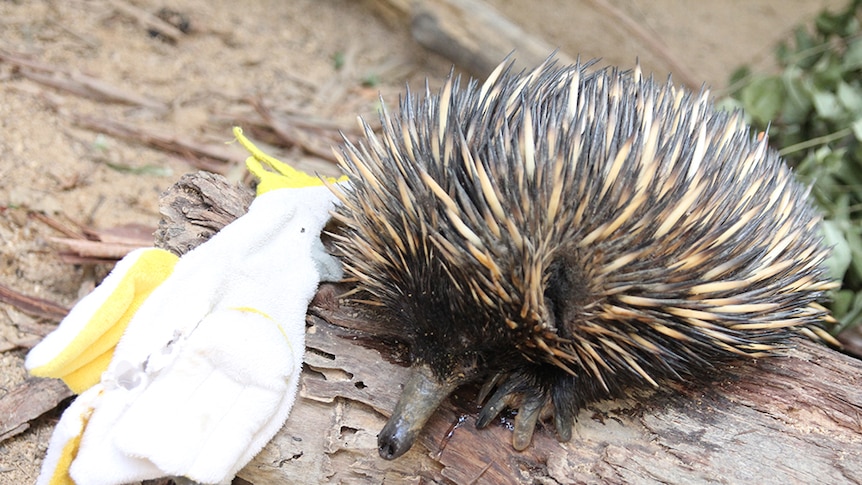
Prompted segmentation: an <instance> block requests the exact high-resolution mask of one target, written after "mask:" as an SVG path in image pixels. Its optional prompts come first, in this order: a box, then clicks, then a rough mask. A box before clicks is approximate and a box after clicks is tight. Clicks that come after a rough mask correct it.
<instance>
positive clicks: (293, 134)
mask: <svg viewBox="0 0 862 485" xmlns="http://www.w3.org/2000/svg"><path fill="white" fill-rule="evenodd" d="M250 102H251V104H252V106H254V109H255V111H257V113H258V114H259V115H260V116H261V118H263V119H264V121H265V122H266V124H267V126H269V128H270V129H272V131H273V132H275V134H276V135H278V136H279V137H280V138H281V139H282V140H284V141H285V142H286V143H288V144H289V145H292V146H296V147H299V148H302V149H303V150H305V151H306V152H308V153H310V154H312V155H315V156H317V157H319V158H322V159H324V160H327V161H330V162H332V163H338V160H337V159H336V158H335V156H334V155H333V154H332V151H331V150H330V149H329V148H326V149H324V148H321V147H320V146H319V145H317V144H315V143H314V141H313V140H312V138H311V137H309V136H308V135H307V134H305V133H303V132H302V131H301V130H297V129H296V128H295V127H294V126H290V125H289V124H288V123H287V122H285V121H284V120H283V119H276V118H275V116H274V115H273V114H272V111H270V109H269V108H268V107H266V106H265V105H264V104H263V102H262V101H261V100H259V99H253V100H251V101H250Z"/></svg>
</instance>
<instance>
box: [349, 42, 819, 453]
mask: <svg viewBox="0 0 862 485" xmlns="http://www.w3.org/2000/svg"><path fill="white" fill-rule="evenodd" d="M587 67H590V66H589V65H588V64H580V63H579V64H577V65H574V66H567V67H560V66H557V65H556V63H555V62H554V61H553V60H550V59H549V61H548V62H546V63H544V64H543V65H542V66H540V67H539V68H537V69H536V70H534V71H532V72H522V73H515V72H514V71H513V69H512V68H511V66H510V65H509V64H503V65H501V66H500V67H498V68H497V69H496V70H495V72H494V73H492V75H491V76H490V78H489V79H488V80H487V81H486V82H485V83H484V84H482V85H479V84H477V83H476V82H475V81H472V80H471V81H469V82H467V83H466V86H465V85H463V84H462V83H461V80H460V79H459V77H457V76H454V75H450V77H449V79H448V81H447V82H446V83H445V85H444V86H443V88H442V90H441V91H440V92H439V94H436V95H432V94H431V93H430V90H429V88H428V87H427V85H426V88H425V94H424V96H415V95H414V94H412V93H410V91H409V90H408V92H407V94H406V97H404V98H403V99H402V100H401V103H400V109H399V110H398V111H397V112H395V113H389V112H387V111H386V110H385V109H384V110H383V113H382V114H381V120H382V125H383V126H382V129H381V131H382V133H381V134H380V135H376V134H375V133H374V132H372V130H371V128H370V127H368V126H367V125H366V126H365V140H364V141H363V142H362V143H360V144H358V145H355V144H351V143H347V144H346V145H345V146H344V147H343V148H342V150H341V152H340V156H341V164H342V168H343V169H344V170H345V172H346V173H347V175H348V176H349V178H350V184H348V185H347V186H345V187H343V188H341V189H338V190H337V191H338V192H339V197H340V199H341V202H342V204H341V205H340V207H339V208H338V209H337V211H336V214H335V218H336V219H337V220H339V221H340V222H341V223H343V225H344V227H345V228H344V232H342V233H341V235H340V236H339V240H338V242H337V246H338V250H339V251H340V256H341V257H342V259H343V261H344V266H345V268H346V270H347V271H348V273H349V274H351V275H353V276H354V277H355V278H356V279H357V280H358V283H359V288H361V289H364V290H367V292H368V293H369V294H370V295H371V298H373V299H375V300H377V303H378V304H380V305H382V306H383V307H384V308H385V309H386V311H388V312H391V314H392V316H393V317H394V318H395V319H396V320H397V321H398V322H400V323H402V324H403V326H404V331H405V334H406V335H407V337H408V338H409V343H410V345H411V358H412V371H411V377H410V378H409V380H408V381H407V383H406V384H405V385H404V390H403V393H402V394H401V397H400V400H399V402H398V404H397V406H396V407H395V410H394V412H393V414H392V417H391V418H390V419H389V421H388V423H387V424H386V426H385V427H384V428H383V430H382V431H381V433H380V434H379V436H378V445H379V452H380V455H381V456H382V457H383V458H387V459H393V458H396V457H398V456H400V455H401V454H403V453H404V452H406V451H407V450H408V449H409V448H410V447H411V445H412V444H413V441H414V439H415V437H416V435H417V433H418V432H419V431H420V430H421V428H422V426H423V425H424V423H425V422H426V420H427V419H428V417H429V416H430V415H431V414H432V413H433V411H434V410H435V409H436V408H437V406H438V405H439V404H440V403H441V401H442V400H443V399H445V398H446V396H448V395H449V394H450V393H451V392H452V391H453V390H454V389H455V388H456V387H458V386H460V385H461V384H464V383H466V382H468V381H473V380H476V379H480V378H484V379H488V380H489V381H488V382H489V384H490V385H486V387H485V388H483V391H482V394H483V395H485V394H486V393H487V392H488V391H486V390H485V389H488V388H492V387H493V386H496V392H494V393H493V395H492V396H491V397H490V399H488V400H487V403H486V404H485V405H484V408H483V409H482V410H481V412H480V414H479V417H478V420H477V425H478V426H479V427H482V426H485V425H487V424H488V423H489V422H490V421H491V420H492V419H494V417H495V416H496V415H498V413H500V412H501V410H503V409H504V408H506V407H510V408H514V409H517V410H518V413H517V416H516V417H515V421H514V435H513V444H514V447H515V448H516V449H519V450H521V449H524V448H526V447H527V446H528V445H529V443H530V441H531V439H532V434H533V430H534V428H535V425H536V422H537V419H538V418H539V417H540V415H541V414H542V411H543V410H545V411H550V410H551V406H552V409H553V417H554V422H555V428H556V431H557V434H558V437H559V438H560V439H561V440H569V439H570V437H571V428H572V424H573V421H574V418H575V415H576V414H577V412H578V410H579V409H580V408H581V407H583V406H584V405H585V404H587V403H589V402H591V401H594V400H598V399H602V398H607V397H613V396H617V395H619V394H620V393H621V391H623V390H624V389H626V388H627V387H629V386H638V385H640V386H644V385H647V386H660V385H661V383H662V382H663V380H665V381H666V380H667V379H676V380H689V379H694V378H697V377H698V376H701V377H702V376H703V375H704V373H705V372H710V371H711V370H712V369H715V368H716V367H717V366H718V364H720V363H721V362H723V361H727V360H729V359H733V358H738V357H740V356H747V357H761V356H767V355H771V354H773V353H774V351H775V350H776V349H778V348H781V347H782V346H783V345H784V344H786V341H787V339H788V338H789V337H791V336H793V335H795V334H798V333H803V334H806V335H808V336H809V337H816V336H821V337H826V338H828V334H826V333H825V332H824V331H823V330H822V328H821V326H820V324H821V323H822V322H823V321H824V320H827V319H829V318H830V317H829V316H828V314H827V311H826V310H825V309H824V307H822V306H820V305H819V304H818V303H817V302H816V301H817V300H818V299H819V298H821V297H823V296H824V293H825V292H826V291H827V290H828V289H831V288H833V287H834V283H833V282H832V281H831V280H830V279H829V277H828V276H827V271H826V269H825V267H824V260H825V259H826V258H827V255H828V249H827V248H825V247H824V245H823V244H822V242H821V237H820V236H819V235H818V234H819V233H818V223H819V216H818V214H817V212H816V211H815V210H814V209H813V208H812V207H811V205H810V204H809V202H808V201H807V195H808V194H807V190H806V188H805V187H803V186H802V185H800V184H799V183H798V182H796V181H795V180H794V178H793V174H792V172H791V170H790V169H789V168H788V167H787V166H786V165H785V163H784V162H783V161H782V160H781V159H780V157H779V156H778V154H777V153H776V152H775V151H773V150H772V149H770V148H769V147H768V146H767V141H766V139H765V137H764V136H760V137H753V135H752V133H751V130H750V128H749V127H748V126H747V125H746V124H745V123H744V122H743V120H742V115H741V114H740V113H725V112H721V111H717V110H716V109H715V108H714V106H713V105H712V104H711V101H710V99H709V95H708V92H707V91H702V92H701V93H699V94H697V93H693V92H689V91H687V90H685V89H680V88H677V87H674V86H673V85H672V83H671V82H670V81H668V82H667V83H666V84H662V83H659V82H656V81H654V80H653V79H652V78H645V77H644V76H642V74H641V73H640V70H639V69H635V70H634V71H632V72H621V71H619V70H617V69H613V68H608V69H604V70H598V71H596V72H589V71H588V69H587Z"/></svg>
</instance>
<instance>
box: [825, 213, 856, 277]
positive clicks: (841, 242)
mask: <svg viewBox="0 0 862 485" xmlns="http://www.w3.org/2000/svg"><path fill="white" fill-rule="evenodd" d="M820 228H821V231H822V232H823V242H824V243H826V245H827V246H832V254H830V255H829V259H827V260H826V267H827V268H828V269H829V275H830V276H831V277H832V278H834V279H836V280H841V279H844V273H846V272H847V268H849V267H850V259H851V256H852V252H851V250H850V244H849V243H848V242H847V238H845V237H844V231H843V230H842V229H841V224H839V223H837V222H835V221H823V224H821V226H820Z"/></svg>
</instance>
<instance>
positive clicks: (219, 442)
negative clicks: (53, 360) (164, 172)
mask: <svg viewBox="0 0 862 485" xmlns="http://www.w3.org/2000/svg"><path fill="white" fill-rule="evenodd" d="M335 200H336V199H335V198H334V196H333V195H332V193H331V192H330V191H329V189H327V188H326V187H323V186H315V187H304V188H296V189H280V190H272V191H270V192H266V193H264V194H262V195H259V196H258V197H257V198H256V199H255V201H254V202H253V203H252V205H251V207H250V208H249V211H248V213H247V214H246V215H244V216H243V217H241V218H239V219H237V220H236V221H234V222H233V223H231V224H229V225H228V226H226V227H225V228H223V229H222V230H221V231H220V232H219V233H217V234H216V235H215V236H214V237H213V238H212V239H211V240H209V241H207V242H206V243H204V244H203V245H201V246H200V247H198V248H196V249H194V250H192V251H191V252H189V253H188V254H186V255H184V256H183V257H182V258H180V259H179V261H178V262H177V263H176V266H175V267H174V269H173V272H172V273H171V274H170V276H169V277H168V278H167V279H166V280H165V281H164V282H163V283H162V284H161V285H159V286H158V287H156V289H155V290H154V291H153V292H152V294H151V295H150V296H149V298H147V299H146V300H145V301H144V303H143V304H142V305H141V307H140V308H139V310H138V311H137V313H135V315H134V317H133V318H132V320H131V321H130V322H129V325H128V328H127V329H126V331H125V333H124V334H123V336H122V338H121V339H120V341H119V343H118V344H117V346H116V349H115V351H114V356H113V359H112V360H111V361H110V364H109V365H108V367H107V370H106V371H105V372H104V373H103V374H102V378H101V382H100V383H98V384H96V385H95V386H93V387H91V388H90V389H88V390H87V391H85V392H84V393H82V394H81V395H80V396H79V397H78V398H77V399H76V400H75V402H74V403H72V405H71V406H70V407H69V408H68V409H67V410H66V412H65V413H64V414H63V416H62V418H61V420H60V422H59V423H58V424H57V427H56V429H55V431H54V435H53V436H52V438H51V442H50V445H49V449H48V453H47V456H46V459H45V463H44V464H43V467H42V473H41V475H40V476H39V479H38V481H37V484H40V485H41V484H48V483H52V482H51V480H52V479H58V477H60V478H59V480H60V482H59V483H62V475H63V467H68V471H69V475H68V476H70V477H71V479H72V480H74V481H75V482H76V483H78V484H79V485H85V484H86V485H91V484H92V485H114V484H121V483H128V482H133V481H139V480H145V479H153V478H159V477H164V476H184V477H187V478H189V479H192V480H195V481H197V482H201V483H229V482H230V481H231V479H232V478H233V477H234V475H235V474H236V473H237V472H238V471H239V470H240V469H241V468H242V467H243V466H244V465H245V464H247V463H248V462H249V461H250V460H251V459H252V458H253V457H254V455H255V454H257V453H258V452H259V451H260V449H261V448H262V447H263V446H264V445H265V444H266V443H267V442H268V441H269V440H270V439H271V438H272V436H273V435H274V434H275V433H276V432H277V431H278V429H279V428H280V427H281V425H282V424H283V423H284V421H285V419H286V418H287V415H288V412H289V411H290V408H291V406H292V405H293V402H294V399H295V395H296V389H297V386H298V382H299V373H300V370H301V367H302V357H303V352H304V347H305V314H306V310H307V307H308V303H309V302H310V301H311V298H312V297H313V296H314V293H315V291H316V289H317V285H318V283H319V281H321V280H326V281H336V280H338V279H340V278H341V276H342V273H341V265H340V263H339V262H338V261H337V260H335V259H334V258H333V257H331V256H330V255H328V254H327V253H326V251H325V250H324V248H323V245H322V243H321V241H320V232H321V230H322V228H323V226H324V225H325V223H326V221H327V220H328V219H329V211H330V210H331V209H332V208H333V205H334V203H335ZM128 257H129V258H136V257H137V255H136V254H130V255H129V256H128ZM120 267H122V263H120V264H119V265H118V268H120ZM79 313H80V312H79ZM73 314H74V312H72V313H70V315H69V317H67V318H71V317H72V315H73ZM82 318H87V317H86V316H82V315H80V314H79V315H77V316H76V317H75V318H74V319H73V321H69V322H66V321H65V320H64V322H62V323H61V325H60V328H59V329H58V330H57V332H58V333H59V334H64V333H65V334H70V333H72V334H74V333H75V332H68V331H64V327H63V326H64V325H68V326H69V327H70V328H80V327H82V324H81V321H80V319H82ZM72 337H74V335H71V336H67V337H65V338H61V339H57V338H55V339H52V338H46V339H45V341H44V342H45V343H42V344H40V345H39V346H37V347H35V348H34V349H33V351H32V355H36V356H40V358H39V359H35V360H38V362H35V361H34V362H32V363H29V362H28V367H31V364H32V366H36V365H39V364H41V363H44V361H45V360H46V359H48V360H50V357H51V355H56V353H57V352H59V351H61V350H62V347H63V341H62V340H64V339H68V338H72ZM58 340H59V341H58ZM43 345H47V346H48V347H47V348H42V346H43ZM79 438H80V446H79V448H78V449H77V452H75V450H74V444H75V441H76V440H77V439H79ZM70 458H71V460H72V461H71V465H69V464H68V463H66V464H64V459H65V460H67V461H68V460H69V459H70ZM58 472H59V473H58ZM55 483H57V482H55Z"/></svg>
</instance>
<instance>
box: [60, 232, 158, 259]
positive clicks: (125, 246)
mask: <svg viewBox="0 0 862 485" xmlns="http://www.w3.org/2000/svg"><path fill="white" fill-rule="evenodd" d="M50 241H51V242H53V243H55V244H58V245H61V246H65V247H66V248H67V249H68V250H70V251H61V252H60V253H59V255H60V258H61V259H63V260H66V261H73V262H80V261H82V260H83V261H93V260H94V262H101V261H117V260H119V259H122V258H123V257H124V256H125V255H127V254H129V253H130V252H132V251H134V250H135V249H139V248H143V247H147V246H150V245H151V244H148V243H147V242H137V243H125V242H104V241H89V240H86V239H69V238H63V237H52V238H50ZM69 258H70V259H69Z"/></svg>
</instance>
